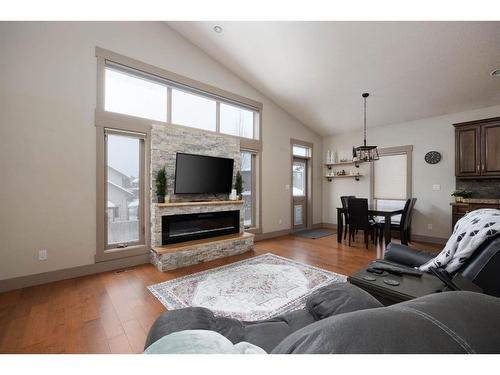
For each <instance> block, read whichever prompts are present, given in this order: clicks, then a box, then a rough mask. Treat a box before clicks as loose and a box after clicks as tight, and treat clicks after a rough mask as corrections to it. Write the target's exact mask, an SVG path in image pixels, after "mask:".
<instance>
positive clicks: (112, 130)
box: [95, 126, 151, 263]
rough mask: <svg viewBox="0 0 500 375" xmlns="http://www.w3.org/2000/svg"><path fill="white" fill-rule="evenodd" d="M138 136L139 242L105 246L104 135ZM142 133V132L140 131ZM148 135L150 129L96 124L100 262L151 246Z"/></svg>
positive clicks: (145, 250) (97, 259)
mask: <svg viewBox="0 0 500 375" xmlns="http://www.w3.org/2000/svg"><path fill="white" fill-rule="evenodd" d="M134 133H135V134H136V135H138V136H139V137H140V138H141V139H143V140H144V141H143V142H142V147H141V148H142V150H141V155H140V157H141V160H140V163H141V167H142V168H141V172H140V173H141V175H142V179H141V187H140V190H141V192H140V194H141V195H142V199H143V201H144V207H143V209H142V210H141V212H140V215H141V220H140V223H141V227H140V228H139V242H140V243H137V244H133V245H131V246H127V247H126V248H118V247H116V246H109V245H108V244H107V223H106V220H107V218H106V215H107V210H106V207H107V200H106V196H107V186H106V185H107V184H106V179H107V172H106V170H107V155H106V152H107V150H106V135H107V134H118V135H121V134H122V135H132V134H134ZM141 133H142V134H141ZM150 136H151V132H150V130H148V131H146V132H143V131H135V130H131V129H120V128H116V127H104V126H96V137H97V150H96V151H97V154H96V171H97V176H96V177H97V178H96V197H97V202H96V254H95V262H96V263H97V262H104V261H108V260H113V259H119V258H125V257H130V256H136V255H142V254H147V253H149V251H150V249H151V234H150V223H149V221H150V220H149V218H150V216H151V214H150V202H151V198H150V189H149V188H148V185H149V177H148V176H149V173H150V158H151V157H150V146H149V139H150Z"/></svg>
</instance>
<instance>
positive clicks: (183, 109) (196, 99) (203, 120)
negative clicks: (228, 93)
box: [172, 89, 217, 131]
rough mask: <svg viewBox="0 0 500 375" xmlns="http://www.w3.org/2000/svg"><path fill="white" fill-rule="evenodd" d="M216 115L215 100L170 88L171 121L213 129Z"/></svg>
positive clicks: (214, 128)
mask: <svg viewBox="0 0 500 375" xmlns="http://www.w3.org/2000/svg"><path fill="white" fill-rule="evenodd" d="M216 117H217V115H216V102H215V100H211V99H207V98H203V97H201V96H199V95H194V94H190V93H188V92H184V91H180V90H176V89H172V123H174V124H178V125H186V126H191V127H194V128H199V129H205V130H211V131H215V130H216Z"/></svg>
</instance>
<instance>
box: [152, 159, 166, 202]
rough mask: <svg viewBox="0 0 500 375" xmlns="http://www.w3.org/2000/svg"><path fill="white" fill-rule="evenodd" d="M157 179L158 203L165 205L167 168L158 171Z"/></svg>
mask: <svg viewBox="0 0 500 375" xmlns="http://www.w3.org/2000/svg"><path fill="white" fill-rule="evenodd" d="M155 177H156V178H155V180H156V181H155V184H156V197H157V198H158V203H165V195H166V193H167V172H166V171H165V167H163V168H160V169H158V171H156V176H155Z"/></svg>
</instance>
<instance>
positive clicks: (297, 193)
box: [292, 161, 306, 197]
mask: <svg viewBox="0 0 500 375" xmlns="http://www.w3.org/2000/svg"><path fill="white" fill-rule="evenodd" d="M292 173H293V178H292V182H293V196H294V197H303V196H305V195H306V163H305V162H303V161H294V162H293V166H292Z"/></svg>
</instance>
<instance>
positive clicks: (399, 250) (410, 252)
mask: <svg viewBox="0 0 500 375" xmlns="http://www.w3.org/2000/svg"><path fill="white" fill-rule="evenodd" d="M435 256H436V254H431V253H428V252H425V251H421V250H415V249H412V248H410V247H408V246H405V245H399V244H394V243H390V244H389V245H388V246H387V249H386V250H385V255H384V259H385V260H388V261H391V262H395V263H399V264H403V265H406V266H409V267H418V266H421V265H422V264H424V263H426V262H427V261H429V260H431V259H432V258H434V257H435ZM457 273H460V274H461V275H462V276H463V277H465V278H467V279H469V280H470V281H472V282H473V283H474V284H476V285H477V286H479V287H480V288H481V289H483V291H484V293H486V294H490V295H492V296H497V297H500V236H495V237H491V238H489V239H487V240H486V241H485V242H484V243H483V244H482V245H481V247H480V248H479V249H477V250H476V251H475V253H474V254H473V256H472V257H471V258H470V259H469V260H468V261H467V262H466V263H464V264H463V266H462V267H461V268H460V269H459V270H458V271H457Z"/></svg>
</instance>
